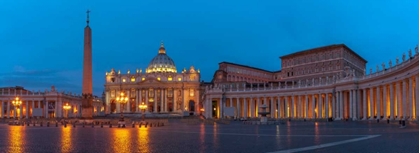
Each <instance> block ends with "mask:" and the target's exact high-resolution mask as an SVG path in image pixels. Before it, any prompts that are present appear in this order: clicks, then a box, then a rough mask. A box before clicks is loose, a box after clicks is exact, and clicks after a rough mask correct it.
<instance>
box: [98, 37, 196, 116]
mask: <svg viewBox="0 0 420 153" xmlns="http://www.w3.org/2000/svg"><path fill="white" fill-rule="evenodd" d="M105 80H106V83H105V95H106V97H105V101H106V113H107V114H111V113H120V112H127V113H128V112H130V113H136V112H140V111H141V110H140V109H139V105H140V104H142V103H144V104H146V105H147V109H146V112H148V113H170V112H176V113H183V112H189V113H192V114H197V113H198V112H199V108H198V106H199V95H200V92H199V90H200V70H196V69H195V68H194V67H193V66H191V67H190V68H189V69H188V70H187V69H185V68H184V70H182V72H181V73H177V70H176V66H175V62H174V61H173V60H172V59H171V58H170V57H169V56H168V55H167V54H166V50H165V48H164V45H163V43H162V44H161V46H160V48H159V50H158V55H156V57H154V58H153V59H152V60H151V62H150V64H149V66H148V67H147V69H146V73H144V72H143V71H142V70H141V69H137V70H136V72H135V73H131V72H130V71H127V73H126V74H121V72H120V71H119V70H118V72H116V71H115V70H114V69H112V70H111V71H110V72H107V73H106V76H105ZM121 92H124V93H125V95H127V96H128V97H129V101H128V103H127V104H121V103H118V102H117V100H116V98H117V96H118V95H119V94H120V93H121Z"/></svg>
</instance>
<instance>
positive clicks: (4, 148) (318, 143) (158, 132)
mask: <svg viewBox="0 0 420 153" xmlns="http://www.w3.org/2000/svg"><path fill="white" fill-rule="evenodd" d="M169 123H170V124H169V125H166V126H163V127H148V128H144V127H142V128H138V126H136V127H135V128H132V127H131V126H128V127H127V128H115V126H114V127H113V128H109V127H107V126H104V127H103V128H101V127H100V126H95V127H93V128H92V127H90V126H86V127H82V126H80V125H79V126H76V127H75V128H74V127H72V126H67V127H66V128H64V127H63V126H59V127H55V126H50V127H46V126H45V125H44V126H43V127H39V126H36V127H33V126H9V125H7V124H0V131H1V132H0V142H1V143H0V152H158V153H165V152H182V153H188V152H191V153H196V152H217V153H225V152H226V153H233V152H250V153H260V152H261V153H263V152H294V151H300V152H323V153H324V152H334V153H337V152H340V153H342V152H358V153H360V152H366V153H369V152H372V153H373V152H374V153H377V152H381V153H383V152H404V153H410V152H419V137H418V135H419V130H418V129H419V127H418V124H413V123H411V124H408V125H407V127H406V128H399V125H398V122H391V123H390V124H386V122H384V121H381V122H380V123H376V122H375V121H357V122H345V121H339V122H337V121H336V122H302V121H292V122H284V124H279V125H244V124H243V123H242V122H240V121H231V122H230V124H220V123H216V124H214V125H212V124H208V123H200V122H182V120H180V119H172V120H169Z"/></svg>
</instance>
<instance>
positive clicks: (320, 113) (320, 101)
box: [317, 93, 322, 118]
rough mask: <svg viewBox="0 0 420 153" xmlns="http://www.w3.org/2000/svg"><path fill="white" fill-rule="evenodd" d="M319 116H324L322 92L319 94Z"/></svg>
mask: <svg viewBox="0 0 420 153" xmlns="http://www.w3.org/2000/svg"><path fill="white" fill-rule="evenodd" d="M317 113H318V118H322V94H321V93H319V95H318V110H317Z"/></svg>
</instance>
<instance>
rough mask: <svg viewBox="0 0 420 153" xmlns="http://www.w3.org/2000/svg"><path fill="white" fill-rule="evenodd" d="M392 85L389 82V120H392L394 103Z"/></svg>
mask: <svg viewBox="0 0 420 153" xmlns="http://www.w3.org/2000/svg"><path fill="white" fill-rule="evenodd" d="M393 88H394V85H393V83H392V82H391V84H389V97H390V99H389V110H390V111H389V112H390V120H394V117H395V114H394V110H395V108H394V104H395V98H394V89H393Z"/></svg>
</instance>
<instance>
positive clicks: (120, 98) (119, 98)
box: [116, 91, 128, 114]
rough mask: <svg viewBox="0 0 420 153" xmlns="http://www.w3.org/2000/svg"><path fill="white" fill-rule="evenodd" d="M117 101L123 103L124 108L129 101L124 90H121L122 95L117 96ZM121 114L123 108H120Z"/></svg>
mask: <svg viewBox="0 0 420 153" xmlns="http://www.w3.org/2000/svg"><path fill="white" fill-rule="evenodd" d="M116 101H117V102H119V103H121V104H122V108H123V109H124V104H126V103H127V102H128V97H127V96H126V95H124V92H123V91H121V92H120V95H119V96H117V98H116ZM120 112H121V114H122V110H120Z"/></svg>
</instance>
